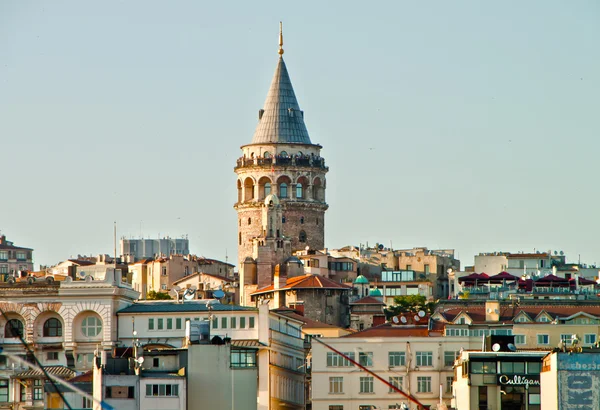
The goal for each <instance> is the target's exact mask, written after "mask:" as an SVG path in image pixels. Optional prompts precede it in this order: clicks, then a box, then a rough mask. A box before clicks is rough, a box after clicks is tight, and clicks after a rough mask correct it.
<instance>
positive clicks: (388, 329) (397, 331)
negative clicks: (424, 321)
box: [342, 323, 440, 337]
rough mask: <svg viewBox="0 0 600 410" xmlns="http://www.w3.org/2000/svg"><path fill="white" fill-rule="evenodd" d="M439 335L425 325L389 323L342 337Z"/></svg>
mask: <svg viewBox="0 0 600 410" xmlns="http://www.w3.org/2000/svg"><path fill="white" fill-rule="evenodd" d="M430 336H432V337H439V336H440V334H439V333H438V332H431V334H430V332H429V329H428V328H427V325H425V326H418V327H416V326H392V325H391V324H390V323H385V324H383V325H379V326H375V327H370V328H368V329H365V330H362V331H360V332H356V333H352V334H349V335H346V336H342V337H430Z"/></svg>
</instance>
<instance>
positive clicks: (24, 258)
mask: <svg viewBox="0 0 600 410" xmlns="http://www.w3.org/2000/svg"><path fill="white" fill-rule="evenodd" d="M19 271H22V272H25V271H33V249H30V248H23V247H20V246H15V244H14V243H13V242H11V241H8V240H6V235H0V281H6V279H7V277H8V275H13V276H14V275H16V274H17V272H19Z"/></svg>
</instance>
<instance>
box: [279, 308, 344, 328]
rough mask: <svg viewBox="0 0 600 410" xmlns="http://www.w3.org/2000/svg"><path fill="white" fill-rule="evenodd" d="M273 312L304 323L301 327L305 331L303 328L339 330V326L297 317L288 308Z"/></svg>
mask: <svg viewBox="0 0 600 410" xmlns="http://www.w3.org/2000/svg"><path fill="white" fill-rule="evenodd" d="M274 311H275V312H277V313H279V314H280V315H284V316H287V317H290V318H292V319H296V320H300V321H302V322H304V325H303V326H302V327H303V329H305V328H315V329H341V328H340V327H339V326H334V325H330V324H327V323H323V322H319V321H318V320H312V319H309V318H307V317H306V316H302V315H299V314H298V313H296V312H295V311H294V310H292V309H289V308H279V309H274Z"/></svg>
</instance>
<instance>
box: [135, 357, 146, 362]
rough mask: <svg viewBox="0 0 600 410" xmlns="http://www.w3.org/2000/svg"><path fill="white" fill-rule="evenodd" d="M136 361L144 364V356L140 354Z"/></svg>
mask: <svg viewBox="0 0 600 410" xmlns="http://www.w3.org/2000/svg"><path fill="white" fill-rule="evenodd" d="M135 361H136V362H138V364H142V363H144V357H143V356H140V357H138V358H137V359H136V360H135Z"/></svg>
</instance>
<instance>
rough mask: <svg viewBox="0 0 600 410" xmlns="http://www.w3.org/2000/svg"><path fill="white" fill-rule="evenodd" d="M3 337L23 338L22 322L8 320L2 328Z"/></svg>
mask: <svg viewBox="0 0 600 410" xmlns="http://www.w3.org/2000/svg"><path fill="white" fill-rule="evenodd" d="M4 337H23V322H21V321H20V320H19V319H10V320H9V321H8V322H6V325H5V326H4Z"/></svg>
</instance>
